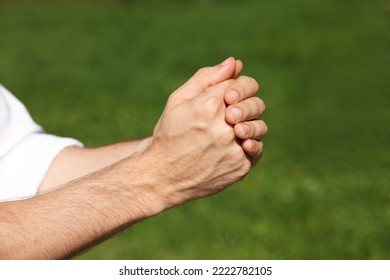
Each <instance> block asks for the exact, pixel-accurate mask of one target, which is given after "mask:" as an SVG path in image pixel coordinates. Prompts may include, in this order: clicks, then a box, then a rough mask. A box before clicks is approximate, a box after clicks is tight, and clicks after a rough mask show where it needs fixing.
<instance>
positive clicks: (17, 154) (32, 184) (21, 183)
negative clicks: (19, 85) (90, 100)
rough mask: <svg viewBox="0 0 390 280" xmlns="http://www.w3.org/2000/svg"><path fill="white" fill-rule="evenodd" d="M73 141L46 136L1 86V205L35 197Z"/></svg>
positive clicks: (20, 104)
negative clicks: (58, 158) (53, 166)
mask: <svg viewBox="0 0 390 280" xmlns="http://www.w3.org/2000/svg"><path fill="white" fill-rule="evenodd" d="M68 146H82V144H81V143H80V142H79V141H77V140H75V139H71V138H63V137H58V136H54V135H50V134H46V133H44V131H43V129H42V128H41V127H40V126H39V125H37V124H36V123H35V122H34V121H33V120H32V118H31V116H30V114H29V113H28V111H27V109H26V107H25V106H24V105H23V104H22V103H21V102H20V101H19V100H18V99H16V97H15V96H13V95H12V94H11V93H10V92H9V91H8V90H6V89H5V88H4V87H3V86H2V85H0V202H1V201H7V200H18V199H23V198H28V197H31V196H34V195H36V194H37V192H38V188H39V186H40V184H41V182H42V180H43V178H44V176H45V174H46V172H47V170H48V169H49V167H50V165H51V163H52V161H53V159H54V158H55V157H56V155H57V154H58V153H59V152H60V151H61V150H62V149H64V148H65V147H68Z"/></svg>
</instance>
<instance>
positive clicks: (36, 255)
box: [0, 65, 266, 259]
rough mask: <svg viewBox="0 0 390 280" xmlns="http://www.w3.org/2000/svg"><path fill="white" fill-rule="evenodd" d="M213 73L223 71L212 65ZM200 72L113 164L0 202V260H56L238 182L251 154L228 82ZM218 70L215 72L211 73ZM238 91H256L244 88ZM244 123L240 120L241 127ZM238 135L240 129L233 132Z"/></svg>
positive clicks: (253, 159) (231, 83) (232, 82)
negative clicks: (148, 133)
mask: <svg viewBox="0 0 390 280" xmlns="http://www.w3.org/2000/svg"><path fill="white" fill-rule="evenodd" d="M215 67H217V68H218V67H226V65H225V66H220V65H218V66H215ZM215 67H212V68H207V69H206V68H204V69H203V70H201V71H199V72H198V73H197V74H195V75H194V76H193V77H192V78H191V79H190V80H189V81H188V82H187V83H186V84H185V85H183V86H182V87H181V88H179V89H178V90H177V91H175V92H174V93H173V94H172V95H171V96H170V98H169V100H168V102H167V104H166V107H165V109H164V112H163V114H162V115H161V118H160V120H159V122H158V124H157V125H156V127H155V129H154V133H153V138H150V139H148V140H146V141H149V142H148V143H146V145H145V146H142V145H144V144H145V143H143V144H142V143H141V142H142V141H141V142H140V143H138V145H141V146H142V147H143V148H140V149H138V150H137V149H135V150H137V152H135V153H133V154H132V155H130V156H127V157H125V158H123V159H121V160H119V161H118V162H116V163H113V164H109V165H108V166H106V167H105V168H102V169H99V170H97V171H95V172H92V173H90V174H88V175H86V176H83V177H81V178H79V179H76V180H73V181H70V182H68V183H65V184H63V185H61V186H60V187H56V188H53V189H52V190H51V191H47V192H45V193H43V194H41V195H38V196H35V197H33V198H30V199H26V200H21V201H12V202H3V203H0V240H1V241H2V242H1V245H0V258H6V259H63V258H70V257H72V256H74V255H76V254H77V253H79V252H81V251H83V250H85V249H87V248H89V247H91V246H93V245H95V244H97V243H99V242H101V241H102V240H105V239H107V238H109V237H110V236H112V235H114V234H115V233H117V232H119V231H121V230H123V229H125V228H127V227H129V226H131V225H133V224H134V223H136V222H138V221H140V220H143V219H145V218H148V217H151V216H154V215H157V214H159V213H161V212H162V211H164V210H166V209H169V208H171V207H175V206H178V205H180V204H183V203H185V202H187V201H191V200H194V199H198V198H202V197H205V196H209V195H212V194H215V193H217V192H219V191H222V190H223V189H225V188H226V187H228V186H229V185H231V184H233V183H235V182H237V181H239V180H241V179H242V178H244V177H245V175H246V174H247V173H248V172H249V170H250V169H251V167H252V166H253V165H254V164H255V163H256V162H257V160H258V159H259V158H260V156H261V153H262V142H261V139H262V137H263V136H264V134H265V131H266V129H265V128H263V133H260V134H259V135H257V137H255V138H256V139H259V140H253V139H249V141H252V143H253V144H255V143H256V144H258V148H256V151H255V150H253V153H252V154H253V156H254V157H251V156H249V153H248V152H246V151H245V149H244V148H243V146H241V145H240V144H239V143H238V141H236V134H235V131H236V126H237V125H235V126H234V125H231V124H229V123H228V122H227V121H226V119H227V118H228V117H227V115H226V114H227V111H226V110H227V109H226V104H225V100H224V95H225V92H228V91H229V90H230V88H231V87H234V86H236V81H237V80H235V79H227V80H225V81H223V82H216V83H215V84H214V85H213V86H210V83H208V82H204V78H202V76H204V75H205V73H206V72H208V73H209V74H210V72H211V74H212V71H215ZM217 70H218V69H217ZM243 90H244V91H248V92H249V91H253V90H257V89H256V87H254V83H250V82H249V83H247V84H246V85H245V86H244V87H243ZM243 123H244V124H245V122H243ZM238 130H240V129H238Z"/></svg>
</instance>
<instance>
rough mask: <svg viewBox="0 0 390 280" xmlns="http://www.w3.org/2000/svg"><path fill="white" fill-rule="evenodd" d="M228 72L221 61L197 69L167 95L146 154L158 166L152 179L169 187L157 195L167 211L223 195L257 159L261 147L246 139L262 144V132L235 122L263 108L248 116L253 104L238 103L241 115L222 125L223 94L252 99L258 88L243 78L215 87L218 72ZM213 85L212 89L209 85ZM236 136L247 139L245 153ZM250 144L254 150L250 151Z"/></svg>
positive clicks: (227, 66) (225, 116) (227, 65)
mask: <svg viewBox="0 0 390 280" xmlns="http://www.w3.org/2000/svg"><path fill="white" fill-rule="evenodd" d="M230 62H231V61H230ZM229 67H230V70H233V71H231V73H232V74H231V75H234V73H235V68H234V67H231V64H229V60H228V64H226V61H225V65H217V66H214V67H209V68H202V69H201V70H199V71H198V72H197V73H196V74H195V75H194V76H193V77H192V78H191V79H190V80H189V81H188V82H187V83H185V84H184V85H183V86H182V87H181V88H179V89H178V90H177V91H175V92H174V93H173V94H172V95H171V96H170V98H169V100H168V102H167V105H166V107H165V110H164V112H163V114H162V116H161V118H160V120H159V122H158V124H157V125H156V127H155V130H154V134H153V142H152V145H151V147H150V149H149V150H148V152H150V154H153V155H155V157H156V158H155V160H156V162H158V163H159V164H160V166H162V168H161V170H160V173H159V174H158V176H157V177H158V178H160V179H161V178H163V180H165V182H164V184H163V185H165V186H169V188H168V189H164V190H157V191H158V192H162V193H163V196H164V197H165V198H166V199H168V200H169V202H170V203H171V204H172V206H174V205H178V204H181V203H183V202H185V201H188V200H193V199H196V198H199V197H203V196H207V195H211V194H214V193H216V192H218V191H221V190H223V189H224V188H226V187H227V186H229V185H230V184H232V183H234V182H236V181H238V180H240V179H242V178H243V177H244V176H245V175H246V174H247V173H248V172H249V170H250V168H251V167H252V166H253V164H254V163H255V161H257V160H258V158H260V156H261V152H262V145H260V142H257V141H256V142H255V141H254V140H251V139H250V138H251V137H256V138H257V139H261V137H262V136H263V134H264V133H263V132H259V131H253V132H250V131H249V132H246V130H245V126H248V127H252V126H253V127H254V128H255V129H257V128H256V124H257V122H256V124H255V123H252V122H250V121H248V122H244V123H241V124H239V125H238V122H239V121H245V120H247V119H256V118H259V116H260V115H261V112H262V110H263V108H261V109H254V111H253V112H252V113H251V114H250V113H248V114H247V113H246V111H247V110H246V107H247V106H252V104H251V102H247V103H243V104H241V105H243V106H242V107H237V109H240V110H242V111H243V112H244V114H246V115H242V116H241V118H237V119H234V120H233V121H234V122H235V124H236V125H235V126H233V125H230V124H229V123H227V121H226V119H227V118H229V116H230V115H229V114H228V115H226V104H225V100H224V93H225V92H226V91H227V90H228V89H232V88H235V89H236V90H237V91H239V92H241V93H243V97H245V96H252V95H254V94H253V92H256V91H257V89H258V87H257V83H256V82H254V80H253V79H251V78H248V77H242V78H239V79H238V80H237V81H235V80H234V79H229V80H226V81H224V82H219V83H218V82H216V83H215V81H216V80H218V79H216V78H215V77H216V76H218V73H219V72H221V71H225V73H227V72H229V71H230V70H229V71H228V70H226V69H229ZM218 77H221V76H218ZM213 79H214V80H213ZM210 80H212V82H210ZM212 83H215V85H214V86H210V84H212ZM258 104H259V103H257V104H256V105H258ZM256 107H258V106H256ZM233 108H235V107H232V108H231V109H229V108H228V110H230V113H234V110H233ZM232 111H233V112H232ZM241 130H244V131H241ZM236 133H237V134H238V135H240V136H242V137H243V139H247V141H245V142H244V143H243V147H245V149H246V150H245V151H244V149H243V147H241V146H240V144H239V143H238V141H237V139H236ZM245 143H247V144H245ZM252 143H253V144H256V145H257V147H255V148H253V147H252V146H251V144H252ZM248 151H249V152H248ZM246 152H247V153H246ZM248 155H253V157H248Z"/></svg>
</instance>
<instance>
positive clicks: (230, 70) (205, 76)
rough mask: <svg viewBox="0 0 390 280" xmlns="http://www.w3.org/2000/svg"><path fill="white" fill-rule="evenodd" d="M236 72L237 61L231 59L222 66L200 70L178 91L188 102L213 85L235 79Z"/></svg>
mask: <svg viewBox="0 0 390 280" xmlns="http://www.w3.org/2000/svg"><path fill="white" fill-rule="evenodd" d="M235 72H236V60H235V59H234V58H233V57H229V58H228V59H226V60H225V61H223V62H222V63H221V64H218V65H215V66H212V67H205V68H201V69H199V70H198V71H197V72H196V73H195V75H193V76H192V77H191V78H190V79H189V80H188V81H187V82H186V83H185V84H184V85H183V86H182V87H180V88H179V89H178V91H179V92H180V96H181V97H182V98H183V99H186V100H188V99H190V98H192V97H195V96H197V95H198V94H199V93H201V92H203V91H205V90H206V89H207V88H208V87H210V86H212V85H215V84H218V83H220V82H223V81H226V80H229V79H232V78H234V75H235Z"/></svg>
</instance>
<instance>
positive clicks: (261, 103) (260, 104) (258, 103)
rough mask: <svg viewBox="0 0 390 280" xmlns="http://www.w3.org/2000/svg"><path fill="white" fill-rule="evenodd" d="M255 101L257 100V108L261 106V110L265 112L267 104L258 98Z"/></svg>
mask: <svg viewBox="0 0 390 280" xmlns="http://www.w3.org/2000/svg"><path fill="white" fill-rule="evenodd" d="M255 100H256V103H257V106H259V107H260V108H261V111H262V112H263V111H264V110H265V103H264V101H263V99H261V98H260V97H257V96H256V97H255Z"/></svg>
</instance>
